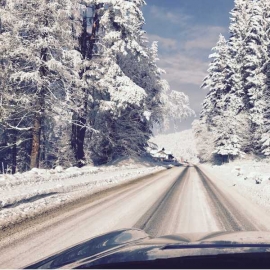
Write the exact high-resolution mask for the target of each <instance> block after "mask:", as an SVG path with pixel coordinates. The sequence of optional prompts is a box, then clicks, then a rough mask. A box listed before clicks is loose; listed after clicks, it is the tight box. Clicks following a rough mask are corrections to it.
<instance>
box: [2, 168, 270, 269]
mask: <svg viewBox="0 0 270 270" xmlns="http://www.w3.org/2000/svg"><path fill="white" fill-rule="evenodd" d="M61 211H62V212H59V213H58V215H55V214H54V215H53V216H48V217H47V218H46V219H43V220H36V221H35V222H32V223H30V224H29V226H28V227H24V229H20V230H17V231H13V232H12V234H10V235H9V236H7V235H5V233H3V232H2V236H1V235H0V252H1V256H0V268H21V267H23V266H26V265H27V264H30V263H33V262H35V261H38V260H40V259H42V258H44V257H46V256H49V255H51V254H52V253H55V252H58V251H60V250H62V249H65V248H67V247H70V246H71V245H75V244H77V243H78V242H81V241H84V240H86V239H89V238H91V237H94V236H96V235H99V234H102V233H105V232H108V231H111V230H115V229H120V228H130V227H137V228H141V229H143V230H145V231H146V232H147V233H149V234H151V235H153V236H162V235H168V234H176V233H187V232H213V231H220V230H222V231H224V230H227V231H232V230H235V231H239V230H249V231H250V230H262V231H265V230H267V231H268V230H270V219H269V217H268V216H267V214H265V213H264V212H263V211H262V210H261V209H259V208H258V207H256V206H255V205H253V204H252V203H251V202H250V201H248V200H246V199H245V198H243V197H242V196H240V195H239V194H238V193H236V192H234V191H233V190H232V189H230V188H228V187H226V186H224V185H222V183H221V182H220V181H216V180H215V177H214V176H212V175H210V174H209V173H208V172H206V171H205V169H201V168H198V167H182V168H173V169H170V170H166V171H162V172H161V173H159V174H157V175H154V176H152V177H150V178H149V177H148V178H146V179H145V180H141V181H139V182H135V183H131V184H129V185H125V186H122V187H119V188H116V189H114V190H112V191H111V192H110V191H109V192H104V193H101V195H100V196H97V197H96V199H95V200H92V201H90V202H88V203H84V204H81V205H79V206H77V207H74V209H69V211H64V210H63V209H62V210H61Z"/></svg>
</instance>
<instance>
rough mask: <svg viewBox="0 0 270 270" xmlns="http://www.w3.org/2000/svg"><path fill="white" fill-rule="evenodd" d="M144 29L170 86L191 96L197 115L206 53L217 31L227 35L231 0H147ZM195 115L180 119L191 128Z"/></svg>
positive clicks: (201, 94) (182, 127) (204, 92)
mask: <svg viewBox="0 0 270 270" xmlns="http://www.w3.org/2000/svg"><path fill="white" fill-rule="evenodd" d="M146 2H147V6H146V7H145V8H144V9H143V11H144V17H145V20H146V25H145V30H146V31H147V34H148V37H149V40H150V41H154V40H157V41H159V58H160V61H159V66H160V67H161V68H164V69H165V70H166V72H167V74H166V75H165V76H164V77H165V79H167V80H168V81H169V83H170V85H171V88H172V89H173V90H178V91H181V92H184V93H185V94H187V95H188V96H189V97H190V105H191V107H192V109H193V110H194V111H195V112H196V114H197V115H199V112H200V110H201V103H202V102H203V99H204V97H205V95H206V93H207V91H205V90H202V89H200V85H201V83H202V80H203V78H204V77H205V76H206V75H207V73H206V72H207V68H208V64H209V59H208V56H209V54H210V53H211V49H212V48H213V47H214V46H215V44H216V42H217V40H218V36H219V34H220V33H221V34H223V35H224V36H225V37H227V38H228V36H229V34H228V27H229V22H230V20H229V12H230V11H231V9H232V8H233V6H234V1H233V0H146ZM193 120H194V118H192V119H191V118H190V119H188V120H187V121H183V122H182V125H181V129H182V130H184V129H189V128H191V123H192V121H193Z"/></svg>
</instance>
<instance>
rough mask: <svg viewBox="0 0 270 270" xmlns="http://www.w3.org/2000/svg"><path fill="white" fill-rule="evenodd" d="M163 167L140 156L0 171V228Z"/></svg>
mask: <svg viewBox="0 0 270 270" xmlns="http://www.w3.org/2000/svg"><path fill="white" fill-rule="evenodd" d="M161 170H164V167H162V166H155V165H154V164H151V163H150V164H149V163H147V162H146V161H142V160H134V159H133V160H131V159H129V160H122V161H120V162H118V163H115V164H112V165H110V166H101V167H93V166H86V167H83V168H81V169H79V168H77V167H72V168H68V169H66V170H64V169H63V168H62V167H56V168H55V169H54V170H45V169H33V170H31V171H29V172H25V173H16V174H15V175H8V174H6V175H0V229H1V228H3V227H5V226H8V225H10V224H12V223H17V222H18V221H23V220H25V219H27V218H29V217H33V216H35V215H37V214H40V213H43V212H44V211H48V210H51V209H54V208H56V207H58V206H59V205H63V204H65V203H68V202H72V201H74V200H77V199H78V198H80V197H83V196H87V195H91V194H94V193H97V192H99V191H102V190H105V189H109V188H111V187H114V186H117V185H120V184H122V183H125V182H128V181H132V180H134V179H136V178H139V177H141V176H145V175H148V174H151V173H155V172H158V171H161Z"/></svg>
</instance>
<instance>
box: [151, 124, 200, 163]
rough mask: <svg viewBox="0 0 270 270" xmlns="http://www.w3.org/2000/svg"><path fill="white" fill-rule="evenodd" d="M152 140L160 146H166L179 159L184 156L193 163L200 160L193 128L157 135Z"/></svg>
mask: <svg viewBox="0 0 270 270" xmlns="http://www.w3.org/2000/svg"><path fill="white" fill-rule="evenodd" d="M150 142H153V143H155V144H157V145H158V147H159V148H163V147H164V148H165V149H166V150H168V151H171V152H172V154H173V155H174V156H175V157H176V158H177V159H178V160H181V158H183V159H184V160H188V161H189V162H192V163H197V162H198V158H197V150H196V146H195V138H194V135H193V133H192V130H191V129H189V130H184V131H182V132H176V133H171V134H161V135H156V136H155V137H153V138H152V139H151V140H150Z"/></svg>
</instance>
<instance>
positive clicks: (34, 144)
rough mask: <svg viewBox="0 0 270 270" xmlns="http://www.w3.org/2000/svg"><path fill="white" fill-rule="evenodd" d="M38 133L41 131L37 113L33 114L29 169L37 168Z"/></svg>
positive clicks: (39, 118) (38, 152)
mask: <svg viewBox="0 0 270 270" xmlns="http://www.w3.org/2000/svg"><path fill="white" fill-rule="evenodd" d="M40 131H41V117H40V114H39V112H37V113H36V114H35V118H34V125H33V130H32V136H33V137H32V150H31V157H30V159H31V163H30V168H31V169H33V168H38V167H39V155H40Z"/></svg>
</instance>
